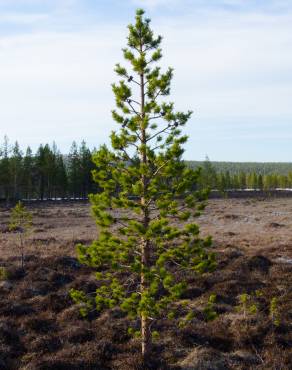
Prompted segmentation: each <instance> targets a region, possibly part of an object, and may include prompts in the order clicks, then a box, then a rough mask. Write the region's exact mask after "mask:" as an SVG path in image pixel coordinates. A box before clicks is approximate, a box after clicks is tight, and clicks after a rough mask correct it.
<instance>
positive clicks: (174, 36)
mask: <svg viewBox="0 0 292 370" xmlns="http://www.w3.org/2000/svg"><path fill="white" fill-rule="evenodd" d="M23 1H24V0H23ZM30 1H33V0H30ZM34 1H37V0H34ZM145 1H146V0H145ZM163 1H164V0H159V3H160V4H162V2H163ZM175 2H176V0H173V4H174V3H175ZM0 3H1V0H0ZM139 3H141V1H140V2H139ZM147 3H148V4H150V5H151V6H155V5H157V4H158V0H157V1H154V0H148V1H147ZM63 4H65V2H64V3H63ZM68 4H69V3H67V5H68ZM145 4H146V3H145ZM31 16H32V15H31ZM37 16H38V15H36V17H37ZM12 18H13V17H12ZM23 19H25V18H23ZM0 20H1V15H0ZM27 21H31V22H34V21H35V19H33V18H31V19H27ZM36 21H38V20H37V19H36ZM23 22H24V21H23ZM86 27H87V26H86ZM153 28H154V30H155V31H157V33H161V34H162V35H163V36H164V41H163V45H162V47H163V53H164V55H165V57H164V59H163V65H164V66H165V67H166V66H168V65H171V66H173V67H174V68H175V78H174V84H173V95H172V97H171V99H172V100H174V101H175V102H176V105H177V106H178V107H179V108H180V109H183V110H184V109H192V110H194V111H195V115H194V118H193V119H192V121H191V122H190V123H189V125H188V126H187V131H188V133H190V134H191V136H192V137H194V139H192V140H193V142H196V135H197V134H198V133H200V132H201V133H202V131H199V130H204V133H205V135H201V136H202V139H200V140H201V148H200V147H199V146H196V148H193V147H192V146H191V145H190V146H189V153H191V154H188V157H189V158H191V157H193V158H194V157H198V156H199V154H198V153H200V151H202V150H203V151H204V153H203V156H204V155H205V153H206V152H207V153H208V154H210V155H211V156H212V157H213V158H212V159H216V158H214V153H213V152H211V151H210V150H208V145H209V146H210V144H209V143H208V142H207V140H208V138H209V137H213V141H211V143H212V145H213V146H214V145H215V144H216V140H218V141H220V140H226V139H227V138H232V137H233V138H234V140H235V141H236V140H248V139H249V136H248V134H245V133H242V131H240V130H242V126H243V127H244V125H249V127H250V126H253V125H254V128H255V130H261V129H262V128H264V129H265V130H266V129H268V130H272V129H271V125H275V122H277V120H278V121H279V122H278V123H279V129H280V130H283V131H284V130H286V131H289V125H288V124H287V122H291V120H292V105H291V96H292V67H291V66H292V38H291V35H292V14H291V13H289V12H288V13H287V14H285V15H283V14H281V15H273V14H264V13H258V12H249V13H228V12H225V11H220V12H219V11H216V12H213V11H212V12H210V11H209V10H208V12H207V11H201V13H200V16H196V15H194V14H190V15H185V16H184V17H175V18H174V17H170V16H165V15H164V13H155V12H154V15H153ZM52 29H53V27H52V26H50V29H47V31H44V30H39V31H37V32H35V33H31V34H20V35H14V36H5V37H1V38H0V80H1V85H0V101H1V109H0V136H3V135H4V134H5V133H6V134H8V135H9V136H10V137H11V139H12V140H16V139H19V140H20V142H23V143H24V144H28V143H35V144H38V143H39V142H44V141H52V140H53V139H55V140H56V141H57V143H59V144H61V145H63V146H64V147H65V148H68V146H69V143H70V142H71V141H72V140H73V139H76V140H79V139H80V140H81V139H83V138H85V139H87V140H88V141H90V140H91V142H92V144H93V143H94V144H95V145H98V144H100V143H102V142H103V141H106V140H107V137H108V134H109V132H110V130H111V129H113V128H114V127H115V125H114V124H113V122H112V120H111V115H110V110H111V109H112V108H113V107H114V99H113V95H112V93H111V89H110V84H111V82H113V81H114V80H116V77H115V76H114V74H113V66H114V64H115V63H116V62H118V61H122V53H121V51H120V50H121V48H122V47H123V46H124V45H125V39H126V27H125V24H124V23H122V22H121V21H119V22H116V23H115V24H113V22H111V23H106V22H103V23H99V24H97V25H95V26H93V25H90V27H87V29H86V28H85V27H84V29H83V30H76V31H74V32H63V31H62V32H56V31H53V30H52ZM281 122H282V123H281ZM283 122H285V125H284V124H283ZM269 125H270V126H269ZM202 126H203V127H202ZM283 131H280V132H279V133H278V134H277V135H275V134H274V131H270V132H272V133H271V134H269V133H266V138H267V137H268V138H269V137H270V136H271V135H273V136H275V138H278V139H279V140H280V139H282V138H283V137H289V135H290V136H291V135H292V130H291V129H290V132H287V133H286V134H283ZM212 135H213V136H212ZM253 135H254V137H260V136H261V135H259V133H258V132H254V133H253ZM206 136H208V137H207V138H206V139H204V137H206ZM236 138H237V139H236ZM204 140H205V141H204ZM214 143H215V144H214ZM202 148H204V149H202ZM215 148H216V146H215ZM214 150H215V149H214ZM217 150H218V148H217ZM217 158H218V157H217Z"/></svg>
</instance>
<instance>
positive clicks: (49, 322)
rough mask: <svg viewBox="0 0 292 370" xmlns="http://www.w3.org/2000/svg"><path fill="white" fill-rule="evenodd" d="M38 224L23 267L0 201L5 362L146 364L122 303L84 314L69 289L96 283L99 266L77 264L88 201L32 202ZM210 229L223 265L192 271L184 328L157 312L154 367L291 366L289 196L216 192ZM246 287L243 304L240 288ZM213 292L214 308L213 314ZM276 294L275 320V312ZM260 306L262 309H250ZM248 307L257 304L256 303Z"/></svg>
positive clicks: (32, 367)
mask: <svg viewBox="0 0 292 370" xmlns="http://www.w3.org/2000/svg"><path fill="white" fill-rule="evenodd" d="M30 210H31V212H32V213H33V224H34V226H33V232H32V233H31V235H30V236H29V240H28V243H27V248H26V268H25V273H23V272H22V271H21V269H20V258H19V250H18V247H17V235H16V234H15V233H11V232H10V231H9V228H8V223H9V210H7V209H5V208H3V207H2V208H1V206H0V267H4V268H5V272H6V274H7V276H5V277H4V276H2V278H1V280H0V369H7V370H9V369H27V370H36V369H38V370H45V369H60V370H62V369H70V370H74V369H80V370H81V369H100V370H103V369H104V370H106V369H121V370H123V369H124V370H130V369H140V368H141V365H140V364H141V359H140V355H139V349H140V347H139V342H138V341H137V340H136V339H133V338H132V337H130V336H129V335H128V334H127V328H128V326H129V322H128V320H127V318H125V317H124V315H123V313H122V312H121V311H119V310H112V311H110V312H107V313H102V314H101V315H95V314H93V315H92V316H90V317H89V318H88V319H83V318H81V317H80V315H79V312H78V308H77V307H75V306H74V305H73V304H72V301H71V300H70V298H69V295H68V291H69V290H70V288H83V289H84V290H86V291H88V292H90V291H94V289H95V287H96V286H97V282H96V280H95V278H94V276H93V271H92V270H91V269H90V268H88V267H85V266H81V265H80V264H79V263H78V261H77V259H76V253H75V245H76V244H77V243H85V244H87V243H90V242H91V241H92V240H93V239H94V238H95V237H96V236H97V228H96V226H95V223H94V220H93V219H92V218H91V216H90V209H89V205H88V204H86V203H80V202H79V203H78V202H76V203H64V204H63V203H60V204H59V203H45V204H36V205H34V206H30ZM197 222H198V224H199V225H200V227H201V232H202V234H203V235H209V234H210V235H212V236H213V240H214V243H213V248H214V251H215V252H216V254H217V261H218V267H217V270H216V271H215V272H214V273H212V274H206V275H204V276H198V277H196V278H190V279H189V281H188V290H187V292H186V293H185V296H184V297H183V299H185V300H190V301H191V304H192V305H193V307H194V312H195V316H194V319H193V320H192V321H190V322H189V323H188V324H187V325H186V326H185V327H183V328H178V326H177V325H176V321H175V320H174V321H169V320H166V319H165V320H161V321H160V322H157V324H156V326H157V329H158V330H159V331H160V333H161V338H160V340H159V341H158V342H157V343H156V344H155V346H154V356H153V357H154V359H155V360H153V362H152V363H151V364H149V366H150V367H152V368H153V369H184V370H191V369H193V370H194V369H210V370H216V369H218V370H219V369H220V370H221V369H222V370H225V369H242V370H243V369H244V370H245V369H275V370H278V369H279V370H280V369H283V370H284V369H285V370H286V369H291V364H292V350H291V348H292V199H291V198H287V199H286V198H285V199H284V198H278V199H213V200H210V201H209V204H208V207H207V208H206V210H205V212H204V214H203V215H202V216H201V217H200V218H199V219H197ZM244 293H247V294H248V301H247V303H246V307H244V305H243V304H241V305H240V304H239V296H240V295H242V294H244ZM210 294H216V296H217V299H216V303H215V305H214V308H215V310H216V312H217V313H218V317H217V318H216V319H215V320H214V321H212V322H207V321H206V320H205V317H204V315H203V313H202V312H203V309H204V307H205V306H206V302H207V300H208V297H209V296H210ZM274 297H276V298H277V302H278V303H277V305H276V311H275V312H274V316H277V318H278V320H279V323H278V324H277V325H276V324H275V320H273V318H272V315H271V313H270V305H271V301H272V299H273V298H274ZM253 304H255V305H256V307H257V310H256V312H251V313H250V312H249V308H250V306H252V305H253ZM238 306H239V307H238ZM251 311H252V310H251Z"/></svg>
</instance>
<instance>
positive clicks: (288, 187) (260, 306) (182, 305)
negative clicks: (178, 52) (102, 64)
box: [0, 1, 292, 370]
mask: <svg viewBox="0 0 292 370" xmlns="http://www.w3.org/2000/svg"><path fill="white" fill-rule="evenodd" d="M24 2H25V1H24ZM77 2H78V1H77ZM37 3H38V2H37ZM60 3H61V1H60ZM62 3H63V1H62ZM73 3H74V4H75V2H72V4H73ZM133 3H134V2H133ZM143 3H144V2H143ZM159 3H160V2H159ZM174 3H175V2H174ZM210 3H211V2H210ZM212 3H213V2H212ZM231 3H232V4H231ZM234 3H236V2H229V3H228V4H227V2H224V4H225V5H224V9H225V7H227V8H226V9H229V7H234V6H235V5H234ZM33 4H34V2H31V3H30V6H33ZM72 4H71V2H66V4H65V5H64V9H63V8H62V9H61V10H62V11H61V12H60V14H61V15H62V17H63V16H64V17H66V14H67V13H66V11H67V10H66V9H67V7H70V6H74V4H73V5H72ZM145 4H146V5H145V7H146V8H147V9H148V8H149V9H150V10H151V9H154V8H155V4H156V1H153V2H152V1H150V2H149V3H148V1H145ZM147 4H148V5H147ZM149 4H150V5H149ZM1 6H2V5H1V1H0V11H1V9H2V8H1ZM97 6H100V5H97ZM116 6H118V5H117V4H116ZM164 6H165V4H164ZM132 7H133V4H132ZM132 7H131V8H132ZM153 7H154V8H153ZM78 9H79V8H78ZM80 9H81V8H80ZM80 9H79V10H80ZM232 9H233V8H232ZM131 10H133V9H131ZM80 11H81V10H80ZM225 11H226V10H225ZM149 12H150V13H151V11H149ZM58 14H59V13H58ZM131 14H132V18H133V19H132V20H131V22H130V24H129V25H128V27H127V28H126V27H124V28H125V30H124V31H126V33H125V35H126V37H125V38H124V40H123V42H124V43H123V45H120V48H122V50H121V52H120V54H119V56H120V60H119V61H118V63H117V64H115V66H114V76H115V77H114V81H112V80H109V81H108V82H107V85H108V86H111V90H112V91H111V92H112V95H111V97H112V110H111V121H112V122H113V124H114V126H113V127H115V129H114V130H112V131H110V130H107V129H108V127H105V126H106V124H104V123H103V122H99V123H98V124H99V125H100V126H101V127H102V128H103V129H104V131H106V132H107V133H108V141H107V142H108V143H109V144H103V143H100V142H98V141H97V143H96V145H95V147H91V146H90V145H88V144H87V143H86V141H85V139H86V137H87V138H91V137H90V136H89V135H90V133H88V135H87V136H86V134H85V130H84V131H83V130H82V133H84V137H83V136H82V135H81V134H80V132H79V133H76V141H74V142H73V143H72V144H71V147H70V149H69V150H67V151H66V150H65V149H64V148H63V147H60V148H59V147H58V142H57V138H58V137H59V136H57V137H56V142H54V141H53V142H50V143H46V142H47V141H49V140H47V139H46V138H44V139H43V143H39V144H38V145H36V144H35V140H34V144H33V145H32V146H31V147H30V146H27V147H26V146H23V145H22V143H21V141H19V142H18V141H16V142H13V141H11V140H10V139H9V138H8V136H6V135H5V130H3V139H2V142H1V143H0V370H91V369H92V370H111V369H112V370H138V369H139V370H146V369H148V370H150V369H153V370H156V369H157V370H168V369H169V370H233V369H234V370H268V369H271V370H289V369H292V290H291V286H292V217H291V216H292V162H289V161H290V160H291V158H287V162H276V161H275V162H268V161H266V162H260V161H256V160H255V161H252V162H250V161H246V162H239V161H238V162H237V161H233V160H232V161H231V160H230V161H228V162H224V161H213V160H210V159H209V158H208V157H206V159H205V160H204V161H198V160H196V158H195V155H194V158H193V160H187V159H186V150H189V149H186V148H190V147H189V146H187V145H188V143H192V142H193V141H192V140H193V139H194V138H193V137H192V135H191V134H190V132H192V131H188V127H189V125H191V124H193V123H194V122H195V121H196V120H198V121H199V119H200V118H199V117H194V115H195V114H194V112H193V109H194V106H195V104H194V106H192V105H190V106H189V107H188V106H187V107H186V109H185V108H183V109H181V107H184V106H185V105H183V104H176V101H174V102H173V100H172V99H173V98H172V96H173V95H172V94H173V91H172V90H173V89H174V90H175V89H176V87H177V86H179V84H178V83H177V80H175V79H174V77H175V76H176V70H175V69H174V68H172V67H168V68H167V67H165V63H167V64H166V65H168V62H169V63H170V64H171V63H172V60H171V58H170V57H169V56H168V51H169V47H165V49H164V46H165V40H164V38H163V37H165V39H167V38H168V37H170V36H168V33H167V30H168V31H169V32H171V31H170V30H169V28H168V27H166V26H165V25H164V28H163V27H162V29H164V30H165V35H163V37H162V36H160V34H159V32H158V31H159V27H157V26H158V25H156V23H154V22H153V24H154V25H155V27H154V25H152V21H151V19H150V18H149V17H148V11H145V10H143V9H137V10H136V11H135V13H134V14H133V11H132V12H131ZM169 14H171V13H169ZM10 16H11V15H10ZM39 16H40V15H39ZM39 16H38V17H39ZM120 16H121V17H122V14H121V15H120ZM177 16H179V13H178V15H177ZM34 17H36V19H38V17H37V16H36V15H34ZM3 19H4V18H3ZM9 19H10V18H9ZM13 19H18V18H17V17H16V18H13ZM42 19H43V18H42ZM62 19H63V18H62ZM76 19H78V17H77V18H74V22H77V21H76ZM33 20H34V21H35V18H33ZM13 21H14V20H13ZM30 21H31V18H29V19H25V22H30ZM153 21H154V17H153ZM25 22H24V24H26V23H25ZM72 22H73V21H72ZM77 23H78V22H77ZM77 23H76V24H77ZM74 24H75V23H74ZM158 24H159V23H158ZM43 26H44V27H45V26H46V21H44V25H43ZM54 27H55V24H54ZM76 27H77V25H76ZM156 28H158V30H157V31H156ZM182 28H183V26H182ZM89 29H90V32H91V28H90V27H89ZM54 32H56V33H57V32H58V27H56V30H55V29H54ZM68 32H69V31H68ZM113 32H114V30H113ZM120 32H121V30H119V33H120ZM216 32H217V31H216ZM218 32H219V31H218ZM228 34H229V33H228ZM0 35H1V30H0ZM79 36H80V35H79ZM79 36H78V37H79ZM95 36H96V37H104V38H105V39H106V40H109V38H108V35H107V36H105V35H104V34H103V33H102V32H101V33H100V34H99V33H98V34H96V35H95ZM80 37H81V36H80ZM68 38H69V36H68V34H66V37H65V40H66V42H68V43H70V42H71V41H68ZM114 41H115V42H116V40H114ZM171 41H172V42H173V43H177V39H176V38H174V39H173V40H171ZM84 42H85V41H84ZM108 42H109V41H107V43H108ZM183 42H186V40H183ZM1 45H2V44H1V38H0V46H1ZM3 45H4V46H5V42H4V41H3ZM90 45H91V44H90ZM113 45H114V43H113ZM167 45H169V44H167ZM4 46H3V47H4ZM85 46H86V42H85ZM90 47H92V45H91V46H90ZM177 47H179V46H178V45H177ZM1 50H2V49H1V48H0V55H2V54H1V52H2V51H1ZM60 50H61V49H60ZM60 50H59V53H60V52H61V51H60ZM106 52H108V53H109V55H111V54H110V48H109V49H107V51H106ZM208 52H209V51H208ZM40 53H41V52H40ZM80 53H81V52H80ZM207 54H208V53H207ZM170 55H172V56H173V54H171V53H170ZM208 55H209V54H208ZM56 60H57V57H56ZM76 60H77V61H78V62H79V59H78V58H77V59H76ZM76 60H72V65H74V63H77V62H76ZM115 62H116V61H115V60H112V63H113V65H114V63H115ZM186 62H187V61H186ZM214 63H215V61H214ZM0 65H1V61H0ZM214 65H215V64H214ZM69 67H70V66H68V69H70V68H69ZM107 67H108V66H107ZM78 68H79V67H78ZM108 68H109V67H108ZM193 73H195V71H193ZM216 73H217V71H216ZM1 76H2V75H1V73H0V79H1ZM105 76H107V75H106V73H105ZM178 76H181V74H179V73H178ZM63 77H64V76H63V75H62V77H60V76H59V77H58V78H60V79H62V78H63ZM38 78H41V77H40V76H38ZM106 78H107V77H106ZM65 80H66V79H65ZM198 81H199V80H198ZM67 82H68V81H67ZM173 82H175V84H174V83H173ZM111 83H112V84H111ZM198 83H199V82H198ZM110 84H111V85H110ZM72 86H73V85H71V84H70V89H72ZM101 86H102V85H101ZM188 88H195V87H194V86H192V85H191V84H190V85H189V87H188ZM44 90H45V88H44ZM84 91H85V90H84ZM58 93H59V92H58ZM56 94H57V92H56ZM82 94H83V92H82ZM76 96H77V95H76ZM58 97H59V95H58ZM74 97H75V95H74ZM174 100H175V99H174ZM194 103H195V102H194ZM102 104H103V100H102ZM84 107H88V106H87V105H84ZM71 108H72V109H74V107H73V106H72V107H71V106H70V109H71ZM0 109H1V108H0ZM86 109H87V108H86ZM86 109H85V110H86ZM210 109H211V108H210ZM109 115H110V112H109ZM85 117H86V116H85ZM44 122H45V121H44ZM198 125H199V123H198ZM72 127H73V126H72ZM0 129H1V131H0V134H1V135H2V123H0ZM60 130H61V128H60ZM72 131H73V128H72ZM288 136H289V135H288ZM20 139H21V138H19V140H20ZM252 140H254V138H252ZM90 142H92V140H91V141H90ZM191 147H192V145H191ZM32 148H35V149H32ZM204 150H205V149H204V148H202V152H204ZM222 151H223V148H222ZM188 155H189V151H188ZM219 156H220V153H218V157H219ZM188 158H189V157H188ZM232 159H233V158H232Z"/></svg>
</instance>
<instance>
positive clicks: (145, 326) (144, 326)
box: [140, 43, 152, 362]
mask: <svg viewBox="0 0 292 370" xmlns="http://www.w3.org/2000/svg"><path fill="white" fill-rule="evenodd" d="M142 52H143V51H142V43H141V45H140V54H141V55H142ZM140 90H141V144H142V145H143V150H142V151H141V162H142V163H143V164H146V163H147V154H146V152H145V148H144V146H145V145H146V143H147V139H146V129H145V127H144V117H145V91H144V74H143V73H141V74H140ZM141 180H142V185H143V195H142V197H141V206H142V209H143V224H144V228H145V229H147V227H148V225H149V213H148V207H147V205H146V193H147V186H148V179H147V177H146V176H145V175H144V174H143V175H142V176H141ZM149 259H150V243H149V240H147V239H145V238H143V239H142V240H141V262H142V272H141V293H142V294H143V292H145V291H146V290H147V289H148V288H149V287H148V282H147V280H146V279H145V274H144V271H143V269H145V268H146V269H147V268H148V267H149V263H150V260H149ZM149 324H150V323H149V318H148V317H147V316H146V315H143V314H142V316H141V338H142V343H141V344H142V348H141V349H142V357H143V361H144V362H145V361H147V359H148V358H149V353H150V350H151V345H152V341H151V331H150V325H149Z"/></svg>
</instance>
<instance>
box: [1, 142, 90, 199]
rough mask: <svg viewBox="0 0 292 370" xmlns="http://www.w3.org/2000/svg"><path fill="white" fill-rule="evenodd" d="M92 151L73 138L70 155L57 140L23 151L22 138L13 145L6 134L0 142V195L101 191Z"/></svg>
mask: <svg viewBox="0 0 292 370" xmlns="http://www.w3.org/2000/svg"><path fill="white" fill-rule="evenodd" d="M92 152H93V151H91V150H90V149H89V148H88V147H87V145H86V143H85V142H84V141H82V143H81V144H80V145H77V143H76V142H73V143H72V146H71V149H70V152H69V154H68V155H63V154H62V153H61V152H60V150H59V149H58V148H57V146H56V144H55V143H53V144H52V145H49V144H45V145H40V146H39V147H38V149H37V150H36V152H35V153H33V151H32V149H31V148H30V147H27V148H26V150H25V151H24V152H23V151H22V150H21V149H20V146H19V144H18V142H15V144H13V145H10V144H9V140H8V138H7V137H5V138H4V142H3V144H2V145H1V146H0V199H2V200H6V201H9V200H19V199H22V200H28V199H40V200H43V199H56V198H74V199H75V198H86V197H87V196H88V194H89V193H91V192H95V191H97V188H96V185H95V184H94V182H93V179H92V176H91V172H92V170H93V168H94V165H93V162H92Z"/></svg>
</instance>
